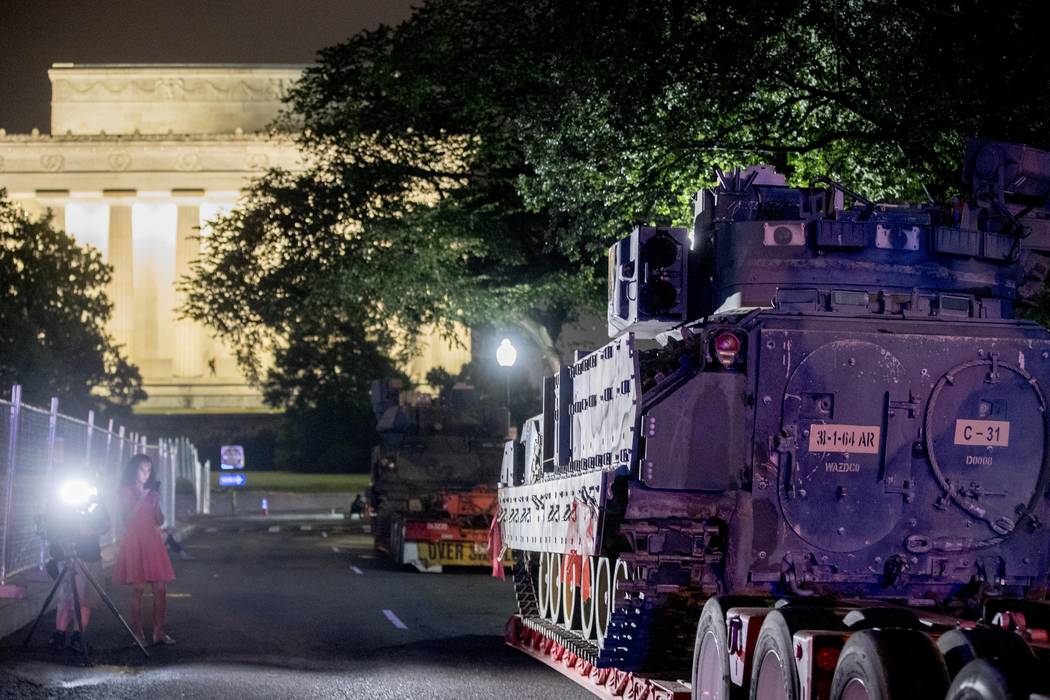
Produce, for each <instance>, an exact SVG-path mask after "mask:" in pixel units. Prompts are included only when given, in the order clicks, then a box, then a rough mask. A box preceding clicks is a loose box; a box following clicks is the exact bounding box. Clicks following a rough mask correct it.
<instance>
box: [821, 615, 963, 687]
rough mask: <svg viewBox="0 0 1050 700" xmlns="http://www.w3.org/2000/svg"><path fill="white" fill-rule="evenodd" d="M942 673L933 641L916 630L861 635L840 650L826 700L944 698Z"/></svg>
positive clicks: (944, 671)
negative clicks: (828, 698) (829, 698)
mask: <svg viewBox="0 0 1050 700" xmlns="http://www.w3.org/2000/svg"><path fill="white" fill-rule="evenodd" d="M947 689H948V671H947V669H945V667H944V659H943V658H942V657H941V653H940V652H939V651H938V650H937V647H936V645H934V643H933V640H931V639H930V638H929V637H927V636H926V635H925V634H923V633H922V632H920V631H918V630H911V629H885V630H862V631H860V632H857V633H855V634H852V635H850V638H849V639H847V640H846V644H845V646H843V647H842V653H841V654H840V655H839V661H838V666H837V667H836V668H835V677H834V679H833V680H832V681H831V698H832V700H912V699H913V698H930V699H931V700H935V699H936V698H942V697H944V694H945V692H946V691H947Z"/></svg>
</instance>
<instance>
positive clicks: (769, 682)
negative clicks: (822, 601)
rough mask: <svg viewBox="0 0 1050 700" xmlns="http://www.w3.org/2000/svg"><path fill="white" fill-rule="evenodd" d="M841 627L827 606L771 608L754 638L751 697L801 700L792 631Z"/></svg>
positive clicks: (766, 699) (759, 699) (771, 699)
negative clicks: (825, 607) (799, 699)
mask: <svg viewBox="0 0 1050 700" xmlns="http://www.w3.org/2000/svg"><path fill="white" fill-rule="evenodd" d="M841 629H844V628H843V626H842V622H841V621H840V620H839V618H838V617H837V616H836V615H835V614H834V613H832V612H831V611H829V610H826V609H824V608H819V607H807V606H799V607H793V606H791V605H786V606H784V607H781V608H777V609H776V610H773V611H772V612H770V613H769V615H767V616H766V619H765V621H764V622H763V623H762V627H761V628H760V629H759V632H758V639H757V640H756V641H755V654H754V657H753V658H752V661H751V687H750V688H749V689H748V690H749V692H748V698H750V700H774V699H775V700H798V698H799V697H800V695H801V693H800V688H799V680H798V667H797V666H795V649H794V640H793V638H792V637H793V635H794V634H795V632H797V631H799V630H841ZM945 685H946V686H947V683H946V684H945Z"/></svg>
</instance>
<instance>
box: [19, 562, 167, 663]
mask: <svg viewBox="0 0 1050 700" xmlns="http://www.w3.org/2000/svg"><path fill="white" fill-rule="evenodd" d="M78 575H80V576H83V577H84V580H85V581H87V582H88V583H90V584H91V587H92V588H94V589H95V592H96V593H98V597H99V598H101V599H102V602H103V603H105V604H106V607H107V608H109V611H110V612H111V613H113V615H114V616H115V617H116V618H117V619H118V620H120V624H122V625H124V629H126V630H127V631H128V634H129V635H131V638H132V639H134V640H135V644H136V645H137V646H138V648H139V649H141V650H142V653H143V654H145V655H146V657H149V652H148V651H146V647H145V646H143V644H142V642H141V641H140V640H139V638H138V637H136V636H135V633H134V632H133V631H132V630H131V626H130V625H128V621H127V620H125V619H124V617H123V616H122V615H121V614H120V612H118V611H117V606H115V605H113V601H112V600H110V598H109V596H108V595H106V592H105V591H104V590H102V586H100V585H98V581H96V580H95V577H94V576H92V575H91V572H90V571H88V570H87V568H86V567H85V566H84V562H82V561H80V557H78V556H76V555H72V556H68V557H66V558H64V559H63V560H62V570H61V571H60V572H59V574H58V577H57V578H56V579H55V584H54V585H53V586H51V592H50V593H48V594H47V598H46V599H45V600H44V604H43V605H42V606H40V614H39V615H37V616H36V621H35V622H34V623H33V626H32V627H31V628H30V630H29V634H27V635H26V638H25V641H23V642H22V644H23V646H28V644H29V640H30V639H32V637H33V632H36V628H37V627H38V626H39V625H40V620H41V619H43V617H44V613H46V612H47V606H49V605H51V600H52V599H53V598H54V597H55V594H56V593H58V590H59V589H58V587H59V586H61V585H62V583H63V582H65V583H66V585H68V586H71V587H72V591H73V617H74V618H75V619H76V629H77V632H79V633H80V639H81V646H82V648H83V649H82V650H83V652H84V662H85V663H88V645H87V637H86V636H85V634H84V620H83V618H82V617H81V613H80V593H78V592H77V576H78ZM67 577H68V580H67Z"/></svg>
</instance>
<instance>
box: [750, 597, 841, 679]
mask: <svg viewBox="0 0 1050 700" xmlns="http://www.w3.org/2000/svg"><path fill="white" fill-rule="evenodd" d="M837 629H842V623H841V622H840V621H839V619H838V617H836V616H835V615H834V614H832V613H831V612H829V611H828V610H825V609H824V608H817V607H802V606H800V607H791V606H786V607H783V608H779V609H777V610H773V611H772V612H770V613H769V614H768V615H767V616H766V619H765V621H764V622H763V623H762V627H761V628H760V629H759V631H758V639H757V640H756V642H755V655H754V659H753V661H752V665H751V687H750V689H749V694H748V697H749V698H750V699H751V700H798V698H799V697H800V694H799V686H798V668H797V667H796V666H795V649H794V639H793V638H792V636H793V635H794V634H795V632H797V631H799V630H837Z"/></svg>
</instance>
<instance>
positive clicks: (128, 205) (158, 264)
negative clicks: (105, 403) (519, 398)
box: [0, 63, 470, 413]
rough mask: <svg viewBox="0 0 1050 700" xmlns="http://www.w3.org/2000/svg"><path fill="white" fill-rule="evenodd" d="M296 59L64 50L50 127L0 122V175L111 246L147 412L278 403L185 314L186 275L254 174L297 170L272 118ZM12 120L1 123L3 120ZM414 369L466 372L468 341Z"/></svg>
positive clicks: (18, 196)
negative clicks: (103, 57)
mask: <svg viewBox="0 0 1050 700" xmlns="http://www.w3.org/2000/svg"><path fill="white" fill-rule="evenodd" d="M302 69H303V67H302V66H292V65H181V64H163V65H123V64H103V65H81V64H65V63H56V64H54V65H53V67H52V68H51V70H49V71H48V77H49V78H50V80H51V94H52V97H51V133H50V134H45V133H41V132H39V131H38V130H36V129H34V130H33V132H32V133H30V134H8V133H6V132H4V131H3V130H2V129H0V187H3V188H6V189H7V192H8V196H9V197H10V198H11V199H12V200H14V201H16V202H19V203H20V204H21V205H22V206H23V207H25V208H26V209H27V210H29V211H30V212H31V213H34V214H38V213H42V212H43V211H44V210H45V209H50V210H51V212H52V215H53V217H54V224H55V226H56V227H58V228H63V229H65V230H67V231H68V232H69V233H70V234H72V235H73V236H74V237H75V238H76V240H77V241H78V242H80V243H82V244H89V245H92V246H94V247H95V248H97V249H99V250H100V251H101V252H102V254H103V255H104V256H105V258H106V260H107V262H108V263H109V265H111V266H112V268H113V279H112V283H111V286H110V289H109V295H110V298H111V300H112V301H113V303H114V310H113V317H112V319H111V323H110V328H109V330H110V333H111V334H112V335H113V336H114V338H115V339H116V341H117V342H118V343H119V344H121V345H123V346H125V348H126V350H127V354H128V355H129V357H130V360H131V362H132V363H133V364H135V365H136V366H138V367H139V369H140V371H141V372H142V376H143V379H144V384H145V389H146V391H147V392H148V394H149V398H148V400H147V401H145V402H144V403H143V404H140V405H139V406H138V407H136V411H137V412H141V413H183V412H193V413H197V412H211V413H244V412H252V411H264V410H266V409H265V407H264V406H263V404H262V400H261V396H260V394H259V392H258V390H257V389H256V388H255V387H253V386H251V385H249V384H248V383H247V381H246V380H245V379H244V377H242V376H241V374H240V372H239V371H238V368H237V365H236V362H235V361H234V359H233V355H232V353H231V352H230V351H229V350H228V349H227V348H226V347H224V346H223V344H222V343H220V342H218V341H217V340H215V339H214V338H213V337H211V335H210V333H209V331H208V329H207V328H206V327H205V326H202V325H200V324H198V323H196V322H193V321H189V320H185V319H179V318H178V316H177V314H176V313H175V309H176V308H177V307H178V306H179V305H180V303H181V301H182V300H181V299H180V295H179V293H178V292H177V291H176V287H175V284H176V280H178V279H179V278H180V277H182V276H183V275H186V274H188V273H189V266H190V263H191V261H193V259H194V258H195V257H196V256H197V255H198V254H199V252H200V250H201V246H202V245H205V246H206V245H207V235H208V226H207V222H208V221H209V220H212V219H214V218H215V217H217V216H220V215H221V214H222V213H223V212H224V211H226V210H229V209H230V208H232V207H234V206H236V204H237V199H238V197H239V196H240V193H241V191H242V190H243V189H244V188H245V187H246V185H247V184H248V182H249V181H250V180H251V178H253V177H255V176H257V175H259V174H261V173H262V172H263V171H265V170H266V169H267V168H269V167H273V166H278V167H282V168H286V169H290V170H294V169H296V167H297V163H298V153H297V150H296V146H295V144H294V143H293V142H292V141H291V140H289V139H287V138H286V137H280V136H275V135H273V134H271V133H269V132H268V130H267V127H268V125H269V124H270V123H271V122H272V120H273V119H274V118H275V117H276V116H277V114H278V111H279V110H280V108H281V106H282V104H281V97H282V95H283V94H284V93H285V91H286V90H287V89H288V87H289V86H290V85H291V84H292V83H293V82H294V81H295V80H296V78H297V77H298V76H299V74H300V72H301V71H302ZM0 126H2V125H0ZM420 349H421V352H420V354H419V356H418V358H417V359H416V360H415V361H413V363H412V364H411V366H410V367H407V368H406V370H407V371H408V372H409V374H410V375H412V376H413V378H414V379H416V380H417V381H419V382H422V380H423V377H424V376H425V373H426V371H427V370H428V369H429V368H431V367H435V366H442V367H444V368H445V369H447V370H448V371H449V372H451V373H453V374H455V373H457V372H458V371H459V370H460V368H461V367H462V366H463V364H464V363H465V362H466V361H468V360H469V357H470V353H469V350H466V349H459V348H454V347H450V346H449V345H448V344H446V343H444V342H442V341H441V340H440V339H439V338H437V337H436V336H434V335H433V334H429V337H426V338H422V339H420Z"/></svg>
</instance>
